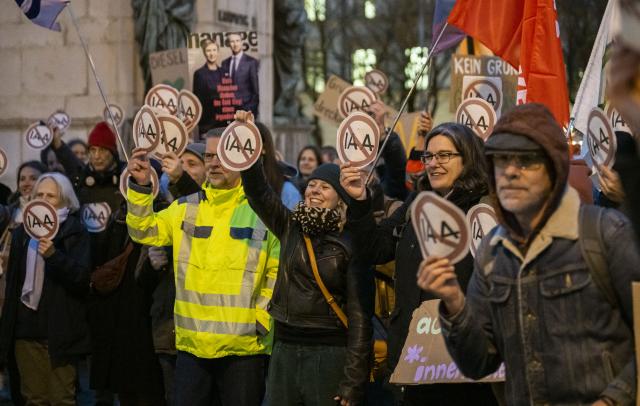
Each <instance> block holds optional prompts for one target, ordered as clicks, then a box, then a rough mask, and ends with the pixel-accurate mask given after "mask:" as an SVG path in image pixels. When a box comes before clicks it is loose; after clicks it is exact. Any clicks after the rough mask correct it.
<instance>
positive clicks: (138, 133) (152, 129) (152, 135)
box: [133, 105, 162, 152]
mask: <svg viewBox="0 0 640 406" xmlns="http://www.w3.org/2000/svg"><path fill="white" fill-rule="evenodd" d="M161 132H162V127H161V125H160V120H158V117H156V114H155V112H154V111H153V110H152V109H151V108H150V107H149V106H146V105H145V106H142V108H141V109H140V111H138V114H136V116H135V117H134V119H133V143H134V144H135V146H136V147H137V148H143V149H144V150H145V151H147V152H151V151H153V150H154V149H155V148H156V147H157V146H158V144H159V143H160V137H161Z"/></svg>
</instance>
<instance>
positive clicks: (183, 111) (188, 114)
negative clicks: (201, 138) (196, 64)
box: [177, 89, 202, 132]
mask: <svg viewBox="0 0 640 406" xmlns="http://www.w3.org/2000/svg"><path fill="white" fill-rule="evenodd" d="M177 116H178V118H179V119H180V120H182V122H183V123H184V125H185V126H186V127H187V132H191V131H192V130H193V129H194V128H195V127H196V126H197V125H198V122H199V121H200V118H201V117H202V103H200V99H198V98H197V97H196V95H195V94H193V93H191V92H190V91H188V90H186V89H182V90H180V93H179V94H178V114H177Z"/></svg>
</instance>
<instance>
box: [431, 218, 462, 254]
mask: <svg viewBox="0 0 640 406" xmlns="http://www.w3.org/2000/svg"><path fill="white" fill-rule="evenodd" d="M427 221H429V220H427ZM429 224H431V222H430V221H429ZM431 230H433V235H434V236H435V237H436V240H438V241H439V242H441V243H443V244H444V245H446V246H448V247H451V248H458V244H456V243H455V242H451V241H449V240H447V239H444V238H442V237H441V236H439V235H438V233H437V232H436V229H435V228H433V227H431Z"/></svg>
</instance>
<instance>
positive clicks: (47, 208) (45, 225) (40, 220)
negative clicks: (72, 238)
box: [22, 199, 60, 240]
mask: <svg viewBox="0 0 640 406" xmlns="http://www.w3.org/2000/svg"><path fill="white" fill-rule="evenodd" d="M22 223H23V224H24V230H25V231H26V232H27V234H29V236H30V237H31V238H33V239H34V240H39V239H41V238H46V239H48V240H51V239H53V237H55V236H56V234H57V233H58V228H59V227H60V224H58V212H57V210H56V209H55V207H53V206H52V205H50V204H49V203H47V202H45V201H44V200H38V199H36V200H32V201H30V202H29V203H27V205H26V206H24V209H23V211H22Z"/></svg>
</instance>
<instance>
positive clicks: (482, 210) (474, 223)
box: [467, 203, 498, 258]
mask: <svg viewBox="0 0 640 406" xmlns="http://www.w3.org/2000/svg"><path fill="white" fill-rule="evenodd" d="M467 222H468V223H469V229H470V231H471V240H470V245H469V248H470V249H471V255H473V257H474V258H475V256H476V253H477V252H478V247H479V246H480V242H481V241H482V239H483V238H484V236H485V235H487V233H489V231H491V230H492V229H493V228H494V227H495V226H497V225H498V217H497V216H496V212H495V210H493V207H491V206H489V205H488V204H484V203H479V204H476V205H475V206H473V207H472V208H471V209H469V211H468V212H467Z"/></svg>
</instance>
